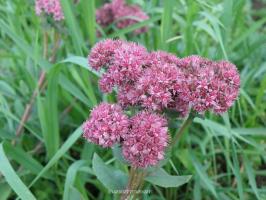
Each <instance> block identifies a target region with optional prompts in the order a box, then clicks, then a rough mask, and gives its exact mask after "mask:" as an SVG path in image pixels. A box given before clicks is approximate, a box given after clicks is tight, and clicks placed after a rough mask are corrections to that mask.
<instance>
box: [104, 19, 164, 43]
mask: <svg viewBox="0 0 266 200" xmlns="http://www.w3.org/2000/svg"><path fill="white" fill-rule="evenodd" d="M160 18H161V16H154V17H152V18H150V19H148V20H145V21H142V22H140V23H136V24H134V25H132V26H129V27H127V28H124V29H121V30H119V31H116V32H115V33H113V34H110V35H109V36H108V38H115V37H118V36H121V35H124V34H126V33H130V32H132V31H134V30H137V29H139V28H141V27H144V26H147V25H149V24H150V23H153V22H156V21H158V20H159V19H160Z"/></svg>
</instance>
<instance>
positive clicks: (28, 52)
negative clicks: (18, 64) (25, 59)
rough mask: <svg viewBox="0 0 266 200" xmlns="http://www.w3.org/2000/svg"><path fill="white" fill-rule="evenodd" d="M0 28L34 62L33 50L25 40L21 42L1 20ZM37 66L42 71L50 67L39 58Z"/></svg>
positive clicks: (18, 36)
mask: <svg viewBox="0 0 266 200" xmlns="http://www.w3.org/2000/svg"><path fill="white" fill-rule="evenodd" d="M0 27H1V30H2V31H3V32H4V33H6V34H7V35H8V36H9V37H10V38H11V39H12V40H13V41H14V42H15V43H16V45H18V47H19V48H20V49H21V50H22V51H23V52H24V54H25V55H27V56H29V57H30V58H31V59H33V60H35V55H34V54H33V53H32V52H33V48H32V47H31V46H30V45H28V44H27V43H26V42H25V40H23V39H22V38H21V37H20V35H18V34H17V33H15V32H14V31H13V30H12V29H11V28H10V26H9V25H8V24H6V23H5V22H4V21H3V20H0ZM38 64H39V65H40V67H42V68H43V69H46V70H47V69H49V68H50V67H51V64H50V63H49V62H47V61H46V60H44V59H42V58H40V59H38Z"/></svg>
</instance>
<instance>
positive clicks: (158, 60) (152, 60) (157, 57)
mask: <svg viewBox="0 0 266 200" xmlns="http://www.w3.org/2000/svg"><path fill="white" fill-rule="evenodd" d="M148 62H149V65H150V66H154V65H160V64H164V63H167V64H171V65H180V64H179V63H180V58H177V57H176V56H175V55H174V54H171V53H168V52H165V51H153V52H151V53H150V55H149V59H148Z"/></svg>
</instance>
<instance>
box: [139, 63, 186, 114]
mask: <svg viewBox="0 0 266 200" xmlns="http://www.w3.org/2000/svg"><path fill="white" fill-rule="evenodd" d="M183 81H184V77H183V74H182V72H181V71H180V70H179V69H178V68H177V67H176V66H175V65H173V64H167V63H166V62H162V64H158V65H154V66H152V67H150V68H146V69H145V71H144V72H143V74H142V76H141V77H140V78H139V79H138V81H137V83H136V89H137V91H138V93H140V94H141V95H140V97H139V99H140V100H139V101H140V104H141V106H142V107H145V108H148V109H151V110H161V109H163V108H168V106H169V104H171V103H173V100H174V97H175V96H177V95H178V90H179V89H180V88H181V84H183Z"/></svg>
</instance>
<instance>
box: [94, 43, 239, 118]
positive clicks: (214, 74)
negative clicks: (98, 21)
mask: <svg viewBox="0 0 266 200" xmlns="http://www.w3.org/2000/svg"><path fill="white" fill-rule="evenodd" d="M89 64H90V65H91V66H92V67H93V68H94V69H96V70H100V69H102V68H104V69H105V73H104V74H103V76H102V78H101V79H100V81H99V85H100V89H101V90H102V91H103V92H106V93H109V92H111V91H112V89H113V88H114V87H117V89H118V102H119V104H120V105H121V106H122V107H124V108H125V107H128V106H140V107H142V108H146V109H148V110H157V111H162V110H163V109H174V110H176V111H178V112H179V113H180V115H181V116H185V115H186V114H188V112H189V110H190V109H192V110H194V111H196V112H198V113H201V114H203V113H204V112H205V111H207V110H211V111H214V112H215V113H222V112H225V111H226V110H228V109H229V108H230V107H231V106H232V104H233V102H234V101H235V100H236V98H237V96H238V91H239V87H240V77H239V74H238V71H237V69H236V67H235V65H233V64H232V63H230V62H228V61H211V60H208V59H206V58H203V57H200V56H189V57H186V58H182V59H181V58H178V57H176V56H175V55H173V54H169V53H167V52H162V51H158V52H151V53H149V52H147V50H146V49H145V48H144V47H143V46H141V45H139V44H135V43H132V42H125V41H122V40H110V39H108V40H105V41H101V42H100V43H98V44H96V45H95V47H94V48H93V49H92V52H91V54H90V55H89Z"/></svg>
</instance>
